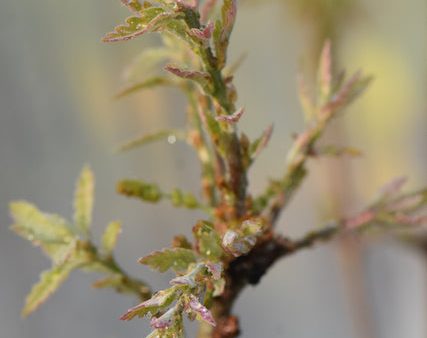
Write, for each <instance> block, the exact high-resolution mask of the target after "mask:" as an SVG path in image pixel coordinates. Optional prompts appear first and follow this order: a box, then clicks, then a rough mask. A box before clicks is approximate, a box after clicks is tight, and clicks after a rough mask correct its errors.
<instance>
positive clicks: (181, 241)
mask: <svg viewBox="0 0 427 338" xmlns="http://www.w3.org/2000/svg"><path fill="white" fill-rule="evenodd" d="M172 247H174V248H183V249H190V250H191V249H192V244H191V243H190V241H189V240H188V239H187V237H185V236H184V235H177V236H175V237H174V238H173V241H172Z"/></svg>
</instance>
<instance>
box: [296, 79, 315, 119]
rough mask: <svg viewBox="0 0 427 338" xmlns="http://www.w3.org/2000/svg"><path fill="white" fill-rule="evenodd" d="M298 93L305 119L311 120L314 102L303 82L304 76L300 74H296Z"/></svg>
mask: <svg viewBox="0 0 427 338" xmlns="http://www.w3.org/2000/svg"><path fill="white" fill-rule="evenodd" d="M297 82H298V95H299V100H300V103H301V107H302V109H303V112H304V115H305V119H306V120H307V121H311V120H312V119H313V117H314V113H315V104H314V100H313V98H312V97H311V95H310V93H309V91H308V88H307V84H306V82H305V79H304V76H303V75H302V74H299V75H298V81H297Z"/></svg>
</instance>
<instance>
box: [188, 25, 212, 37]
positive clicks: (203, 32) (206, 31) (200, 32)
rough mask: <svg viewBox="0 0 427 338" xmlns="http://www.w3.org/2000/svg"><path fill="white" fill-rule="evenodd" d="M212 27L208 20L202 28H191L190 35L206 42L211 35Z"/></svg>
mask: <svg viewBox="0 0 427 338" xmlns="http://www.w3.org/2000/svg"><path fill="white" fill-rule="evenodd" d="M213 28H214V25H213V23H212V22H209V23H208V24H207V25H206V26H205V27H204V28H203V29H199V28H191V29H190V35H192V36H194V37H195V38H197V39H199V40H201V41H203V42H207V41H208V40H209V39H210V38H211V37H212V32H213Z"/></svg>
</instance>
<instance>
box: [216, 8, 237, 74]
mask: <svg viewBox="0 0 427 338" xmlns="http://www.w3.org/2000/svg"><path fill="white" fill-rule="evenodd" d="M236 14H237V2H236V0H224V2H223V5H222V8H221V21H219V20H218V21H216V22H215V28H214V33H213V37H214V45H215V52H216V57H217V60H218V61H217V64H218V68H219V69H223V68H224V66H225V64H226V59H227V48H228V43H229V40H230V35H231V32H232V30H233V26H234V22H235V20H236Z"/></svg>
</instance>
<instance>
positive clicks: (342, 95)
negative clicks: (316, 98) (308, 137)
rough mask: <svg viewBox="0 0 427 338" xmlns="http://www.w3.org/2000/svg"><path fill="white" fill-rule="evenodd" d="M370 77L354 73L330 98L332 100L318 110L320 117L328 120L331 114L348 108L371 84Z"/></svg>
mask: <svg viewBox="0 0 427 338" xmlns="http://www.w3.org/2000/svg"><path fill="white" fill-rule="evenodd" d="M371 81H372V77H370V76H363V75H362V73H361V72H357V73H355V74H354V75H353V76H352V77H351V78H350V79H349V80H347V82H345V83H344V84H343V85H342V86H341V88H340V89H339V90H338V91H337V92H336V93H335V94H334V95H333V96H332V98H331V99H330V100H329V102H327V103H326V104H325V105H323V106H322V108H321V109H320V117H321V118H323V119H325V118H326V119H327V118H330V117H331V116H333V114H334V113H335V112H336V111H338V110H340V109H342V108H344V107H346V106H348V105H349V104H350V103H351V102H352V101H353V100H355V99H356V98H357V97H358V96H359V95H360V94H361V93H362V92H363V91H364V90H365V89H366V88H367V87H368V85H369V84H370V83H371Z"/></svg>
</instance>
